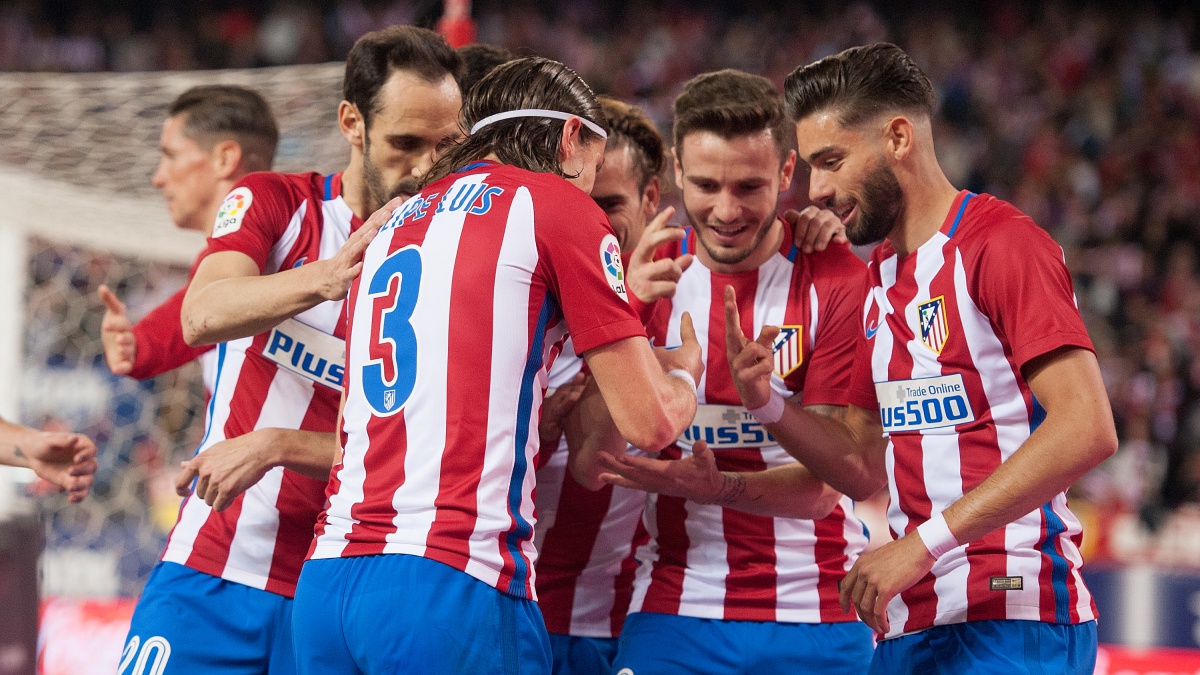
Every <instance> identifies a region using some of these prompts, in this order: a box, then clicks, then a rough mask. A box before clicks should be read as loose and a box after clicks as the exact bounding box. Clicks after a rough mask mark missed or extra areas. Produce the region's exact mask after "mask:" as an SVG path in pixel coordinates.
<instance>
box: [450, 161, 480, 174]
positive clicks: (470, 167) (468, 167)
mask: <svg viewBox="0 0 1200 675" xmlns="http://www.w3.org/2000/svg"><path fill="white" fill-rule="evenodd" d="M487 165H488V162H472V163H470V164H468V165H466V166H464V167H463V168H461V169H458V170H457V171H455V172H454V173H465V172H467V171H471V170H474V169H478V168H479V167H481V166H487Z"/></svg>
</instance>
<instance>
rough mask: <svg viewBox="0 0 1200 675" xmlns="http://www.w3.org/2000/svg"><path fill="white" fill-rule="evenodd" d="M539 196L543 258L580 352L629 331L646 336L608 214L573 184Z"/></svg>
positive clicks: (538, 230) (538, 228)
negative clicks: (629, 292) (630, 298)
mask: <svg viewBox="0 0 1200 675" xmlns="http://www.w3.org/2000/svg"><path fill="white" fill-rule="evenodd" d="M548 197H549V198H547V199H545V200H544V201H545V203H541V202H542V200H537V199H536V197H535V204H536V206H535V209H537V211H538V213H537V215H536V218H537V221H536V222H537V225H536V237H537V246H538V251H539V259H540V260H541V263H542V264H543V265H544V266H545V270H546V271H547V273H548V279H547V285H548V286H549V288H550V290H551V292H552V293H553V294H554V297H555V298H556V299H557V300H558V303H559V306H560V308H561V309H562V313H563V316H564V317H565V319H566V322H567V330H568V331H569V332H570V334H571V339H572V341H573V342H574V344H575V353H577V354H580V355H582V354H584V353H586V352H587V351H589V350H592V349H595V348H596V347H602V346H604V345H606V344H610V343H612V342H616V341H618V340H622V339H625V338H628V337H638V336H641V337H645V335H646V332H645V330H644V329H643V328H642V322H641V320H640V319H639V318H638V316H637V314H636V313H635V312H634V310H633V308H632V307H630V306H629V301H628V300H627V295H626V289H625V268H624V265H623V264H622V262H621V247H620V245H619V244H618V243H617V237H616V235H614V234H613V231H612V227H611V226H610V225H609V224H608V218H607V217H606V216H605V215H604V212H603V211H602V210H600V207H598V206H596V203H595V202H593V201H592V200H591V199H589V198H588V197H587V195H585V194H584V193H583V192H581V191H579V190H577V189H575V188H574V186H569V185H564V186H563V187H562V188H560V189H558V190H554V191H553V194H551V195H549V196H548Z"/></svg>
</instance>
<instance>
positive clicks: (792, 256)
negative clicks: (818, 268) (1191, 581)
mask: <svg viewBox="0 0 1200 675" xmlns="http://www.w3.org/2000/svg"><path fill="white" fill-rule="evenodd" d="M798 255H800V249H798V248H796V244H794V243H793V244H792V248H790V249H788V254H787V259H788V262H791V263H794V262H796V256H798Z"/></svg>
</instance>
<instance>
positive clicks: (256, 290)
mask: <svg viewBox="0 0 1200 675" xmlns="http://www.w3.org/2000/svg"><path fill="white" fill-rule="evenodd" d="M314 266H315V263H314ZM309 267H312V266H310V265H304V266H301V267H298V268H296V269H294V270H287V271H284V272H278V273H276V274H268V275H266V276H261V277H257V276H249V277H233V278H228V279H219V280H216V281H213V282H212V283H210V284H208V285H206V286H205V287H204V288H202V289H198V290H196V291H195V292H189V294H188V297H187V299H186V300H185V301H184V304H183V311H182V312H181V320H182V321H183V336H184V339H185V340H186V341H187V343H188V344H189V345H191V346H193V347H195V346H198V345H203V344H213V343H217V342H226V341H228V340H236V339H238V338H243V337H249V336H251V335H258V334H259V333H262V332H264V331H267V330H270V329H271V328H273V327H275V326H276V325H277V324H278V323H279V322H280V321H283V320H285V319H290V318H291V317H293V316H295V315H297V314H299V313H300V312H303V311H305V310H308V309H311V308H313V307H315V306H317V305H319V304H320V303H322V302H324V301H325V297H324V296H322V295H321V292H320V288H319V286H318V285H317V284H316V283H314V280H313V279H311V278H310V277H312V276H314V275H310V274H308V273H307V269H308V268H309Z"/></svg>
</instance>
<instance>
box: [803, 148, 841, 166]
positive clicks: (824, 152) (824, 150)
mask: <svg viewBox="0 0 1200 675" xmlns="http://www.w3.org/2000/svg"><path fill="white" fill-rule="evenodd" d="M840 149H841V148H838V147H837V146H836V145H827V146H825V147H823V148H821V149H820V150H817V151H816V152H814V153H813V154H811V155H809V156H808V163H809V164H816V163H817V160H819V159H820V158H821V156H822V155H828V154H829V153H831V152H836V151H837V150H840Z"/></svg>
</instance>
